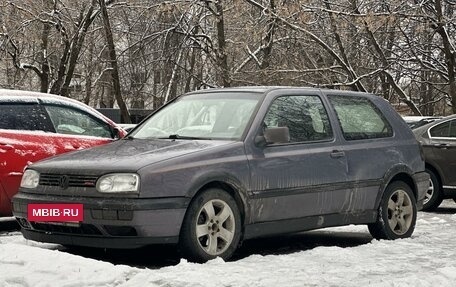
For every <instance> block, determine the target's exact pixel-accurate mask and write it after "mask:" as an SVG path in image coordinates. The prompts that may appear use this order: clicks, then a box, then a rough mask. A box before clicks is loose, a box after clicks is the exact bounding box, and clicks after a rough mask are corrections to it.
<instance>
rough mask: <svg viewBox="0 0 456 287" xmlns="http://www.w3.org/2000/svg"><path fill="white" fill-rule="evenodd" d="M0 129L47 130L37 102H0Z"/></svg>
mask: <svg viewBox="0 0 456 287" xmlns="http://www.w3.org/2000/svg"><path fill="white" fill-rule="evenodd" d="M0 129H8V130H29V131H34V130H42V131H49V127H48V125H46V116H45V115H44V114H43V113H42V112H41V109H40V107H39V105H37V104H11V103H9V104H0Z"/></svg>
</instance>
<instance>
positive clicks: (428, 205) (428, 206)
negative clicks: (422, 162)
mask: <svg viewBox="0 0 456 287" xmlns="http://www.w3.org/2000/svg"><path fill="white" fill-rule="evenodd" d="M426 172H427V173H428V174H429V176H430V177H431V179H430V182H429V189H428V190H427V191H426V195H425V197H424V202H423V209H422V210H423V211H433V210H435V209H436V208H437V207H439V205H440V204H441V203H442V201H443V192H442V187H441V184H440V181H439V178H438V177H437V176H436V175H435V173H434V172H433V171H432V170H429V169H426Z"/></svg>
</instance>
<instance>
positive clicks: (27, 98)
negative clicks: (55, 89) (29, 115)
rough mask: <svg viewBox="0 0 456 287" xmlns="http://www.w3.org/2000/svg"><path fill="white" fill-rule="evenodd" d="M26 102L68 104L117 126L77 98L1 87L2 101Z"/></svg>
mask: <svg viewBox="0 0 456 287" xmlns="http://www.w3.org/2000/svg"><path fill="white" fill-rule="evenodd" d="M18 101H20V102H26V103H40V102H42V103H46V104H63V105H66V106H70V107H74V108H76V109H79V110H83V111H85V112H86V113H88V114H92V115H93V116H94V115H96V116H97V117H98V118H101V119H103V120H104V121H105V122H108V123H110V124H111V125H114V126H117V124H116V123H114V121H112V120H111V119H109V118H108V117H106V116H105V115H103V114H102V113H100V112H99V111H97V110H96V109H94V108H92V107H90V106H88V105H86V104H84V103H81V102H79V101H77V100H75V99H71V98H68V97H63V96H58V95H54V94H46V93H40V92H32V91H23V90H10V89H0V103H6V102H9V103H12V102H18Z"/></svg>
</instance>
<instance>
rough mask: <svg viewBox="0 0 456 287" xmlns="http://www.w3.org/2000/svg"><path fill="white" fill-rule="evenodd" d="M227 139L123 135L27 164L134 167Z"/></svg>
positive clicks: (72, 167) (78, 168)
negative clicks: (103, 142) (88, 147)
mask: <svg viewBox="0 0 456 287" xmlns="http://www.w3.org/2000/svg"><path fill="white" fill-rule="evenodd" d="M231 143H233V142H232V141H212V140H206V141H196V140H168V139H166V140H165V139H164V140H161V139H160V140H159V139H154V140H151V139H124V140H118V141H116V142H113V143H110V144H107V145H103V146H98V147H94V148H90V149H85V150H81V151H76V152H70V153H66V154H63V155H59V156H56V157H53V158H50V159H45V160H42V161H39V162H37V163H35V164H33V165H32V166H31V167H32V168H34V169H37V170H39V171H42V172H58V171H60V172H61V171H62V170H65V171H74V172H78V173H80V172H81V170H84V171H93V173H103V171H106V170H107V171H136V170H138V169H140V168H142V167H145V166H148V165H151V164H154V163H158V162H162V161H165V160H169V159H172V158H176V157H179V156H184V155H188V154H192V153H195V152H199V151H202V150H207V149H211V148H214V147H220V146H223V145H228V144H231ZM60 172H59V173H60Z"/></svg>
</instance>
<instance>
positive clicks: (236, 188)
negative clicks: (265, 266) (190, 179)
mask: <svg viewBox="0 0 456 287" xmlns="http://www.w3.org/2000/svg"><path fill="white" fill-rule="evenodd" d="M209 188H219V189H222V190H224V191H226V192H227V193H228V194H229V195H230V196H232V197H233V198H234V200H235V202H236V204H237V206H238V208H239V212H240V214H241V222H242V233H243V231H244V226H245V225H246V223H247V222H248V220H249V214H250V213H249V203H248V196H247V189H246V188H245V185H244V184H243V183H242V182H241V181H240V180H238V179H237V178H236V177H234V176H232V175H228V174H226V173H210V174H206V175H205V176H200V177H199V178H198V180H196V181H195V182H194V184H192V187H191V188H190V189H189V190H188V193H187V195H186V196H187V197H189V198H191V200H190V202H189V205H190V204H192V202H193V200H194V199H195V197H196V196H197V195H198V194H200V193H201V192H203V191H204V190H207V189H209ZM186 213H187V212H186Z"/></svg>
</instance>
